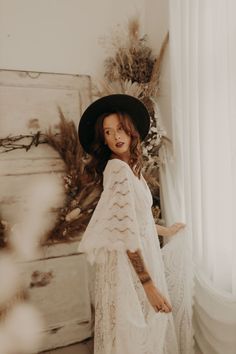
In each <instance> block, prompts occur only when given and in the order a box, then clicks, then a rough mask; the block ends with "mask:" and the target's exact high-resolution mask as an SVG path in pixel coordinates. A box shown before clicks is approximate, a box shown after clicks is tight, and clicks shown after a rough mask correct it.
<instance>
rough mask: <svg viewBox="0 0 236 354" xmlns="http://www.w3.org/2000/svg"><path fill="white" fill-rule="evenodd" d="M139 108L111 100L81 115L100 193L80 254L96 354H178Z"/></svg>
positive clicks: (129, 100)
mask: <svg viewBox="0 0 236 354" xmlns="http://www.w3.org/2000/svg"><path fill="white" fill-rule="evenodd" d="M149 124H150V122H149V114H148V112H147V109H146V108H145V106H144V105H143V103H142V102H141V101H139V100H138V99H136V98H134V97H131V96H128V95H109V96H105V97H103V98H101V99H99V100H97V101H95V102H94V103H92V104H91V105H90V106H89V107H88V108H87V109H86V111H85V112H84V114H83V115H82V118H81V121H80V125H79V137H80V142H81V144H82V146H83V148H84V149H85V151H87V152H88V153H89V154H90V155H91V156H92V162H91V166H92V170H93V171H95V174H94V176H95V178H98V180H99V177H101V176H103V192H102V194H101V197H100V200H99V202H98V204H97V207H96V209H95V211H94V213H93V216H92V218H91V220H90V223H89V225H88V227H87V229H86V231H85V233H84V235H83V238H82V241H81V243H80V246H79V251H81V252H84V253H85V254H86V255H87V257H88V260H89V261H90V262H91V263H92V264H93V263H94V264H95V279H96V280H95V340H94V346H95V348H94V353H95V354H114V353H116V354H133V353H135V354H169V353H170V354H178V353H179V350H178V345H177V341H176V335H175V329H174V324H173V318H172V314H171V305H170V302H169V300H168V292H167V286H166V281H165V275H164V268H163V262H162V256H161V250H160V246H159V240H158V237H157V232H159V234H160V235H164V236H166V235H168V236H170V235H173V234H175V233H176V232H177V231H178V230H179V229H180V228H182V227H183V226H184V225H183V224H181V223H177V224H174V225H172V227H170V228H166V227H161V226H159V225H155V223H154V219H153V216H152V212H151V206H152V195H151V192H150V190H149V188H148V186H147V184H146V181H145V180H144V178H143V176H142V174H141V167H142V163H141V161H142V160H141V146H140V140H141V139H142V140H143V139H144V138H145V136H146V135H147V133H148V130H149Z"/></svg>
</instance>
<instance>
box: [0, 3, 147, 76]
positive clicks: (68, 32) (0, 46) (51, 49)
mask: <svg viewBox="0 0 236 354" xmlns="http://www.w3.org/2000/svg"><path fill="white" fill-rule="evenodd" d="M144 2H145V1H144V0H129V1H128V2H127V0H119V1H114V0H99V1H96V0H0V68H4V69H17V70H32V71H45V72H57V73H71V74H91V75H95V74H96V75H97V74H98V73H99V71H100V70H101V63H102V61H103V58H104V57H105V53H104V48H102V46H101V45H100V44H99V41H100V38H101V37H102V36H104V35H106V34H108V33H109V32H110V30H111V28H112V27H113V26H114V25H115V24H116V23H118V22H120V23H123V22H124V21H126V20H127V19H128V18H129V17H130V15H131V14H133V13H136V12H139V13H140V14H141V21H142V22H143V19H142V17H143V15H144V11H143V10H144Z"/></svg>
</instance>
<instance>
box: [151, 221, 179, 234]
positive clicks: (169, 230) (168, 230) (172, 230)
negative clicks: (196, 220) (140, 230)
mask: <svg viewBox="0 0 236 354" xmlns="http://www.w3.org/2000/svg"><path fill="white" fill-rule="evenodd" d="M184 227H185V224H183V223H182V222H177V223H175V224H173V225H171V226H169V227H166V226H161V225H158V224H156V229H157V233H158V235H160V236H164V237H165V236H174V235H175V234H176V233H177V232H179V230H181V229H183V228H184Z"/></svg>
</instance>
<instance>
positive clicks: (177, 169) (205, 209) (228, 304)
mask: <svg viewBox="0 0 236 354" xmlns="http://www.w3.org/2000/svg"><path fill="white" fill-rule="evenodd" d="M169 10H170V62H171V87H172V120H173V122H172V123H173V153H171V152H170V151H168V148H166V147H165V148H163V151H162V154H163V157H166V158H169V157H168V156H170V155H171V156H172V157H171V158H169V160H168V161H167V163H165V164H163V167H162V169H161V179H162V187H163V188H162V189H163V200H164V202H165V204H164V210H165V215H166V220H167V222H168V223H171V222H173V221H175V220H176V219H177V218H178V220H184V221H185V222H186V223H187V229H186V233H187V237H188V241H187V240H186V237H185V238H183V245H184V248H185V247H186V245H187V243H188V242H189V243H190V244H191V245H190V247H189V248H188V250H189V252H190V253H192V256H193V261H194V273H195V287H194V293H195V297H194V330H195V339H196V341H197V344H198V346H199V347H200V349H201V351H202V353H203V354H222V353H224V354H233V353H234V354H235V353H236V206H235V203H236V137H235V134H236V20H235V16H236V1H235V0H191V1H190V0H169ZM175 207H177V208H178V210H177V211H175V209H174V208H175ZM185 267H186V263H185ZM186 269H187V267H186Z"/></svg>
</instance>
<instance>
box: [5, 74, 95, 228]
mask: <svg viewBox="0 0 236 354" xmlns="http://www.w3.org/2000/svg"><path fill="white" fill-rule="evenodd" d="M90 101H91V80H90V78H89V77H88V76H85V75H84V76H83V75H80V76H79V75H63V74H50V73H36V72H21V71H7V70H1V71H0V138H5V137H7V136H8V135H18V134H28V133H35V132H36V131H38V130H40V131H42V132H43V131H45V130H46V129H48V128H49V127H53V128H54V129H55V131H56V128H57V126H58V123H59V113H58V106H60V107H61V109H62V111H63V113H64V115H65V117H66V118H67V119H68V120H73V121H74V122H75V124H76V126H77V125H78V122H79V119H80V116H81V112H82V111H83V110H84V109H85V107H87V105H88V104H89V103H90ZM63 171H64V163H63V161H62V160H61V158H60V157H59V155H58V154H57V152H55V151H54V150H53V149H52V148H51V147H50V146H47V145H46V144H45V145H39V146H38V147H32V148H31V149H30V150H29V151H27V152H26V151H25V150H14V151H11V152H7V153H3V154H0V205H1V214H2V216H3V217H4V218H6V219H8V220H10V221H11V220H12V221H13V222H15V221H17V220H16V216H17V210H21V209H22V208H23V209H27V205H25V201H24V191H25V190H26V189H27V188H28V186H29V184H31V183H34V179H33V178H34V175H42V177H44V175H47V174H52V173H53V174H55V175H58V181H59V180H60V178H61V175H62V173H63ZM56 207H58V206H55V208H56Z"/></svg>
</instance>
